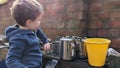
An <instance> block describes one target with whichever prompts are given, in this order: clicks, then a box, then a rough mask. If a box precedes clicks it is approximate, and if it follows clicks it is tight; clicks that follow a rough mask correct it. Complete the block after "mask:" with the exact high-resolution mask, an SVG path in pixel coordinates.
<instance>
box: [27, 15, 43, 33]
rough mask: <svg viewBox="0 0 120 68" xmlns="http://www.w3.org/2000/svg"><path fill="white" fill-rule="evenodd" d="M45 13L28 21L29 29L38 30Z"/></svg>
mask: <svg viewBox="0 0 120 68" xmlns="http://www.w3.org/2000/svg"><path fill="white" fill-rule="evenodd" d="M42 16H43V14H40V15H39V16H38V17H37V18H36V20H34V21H32V20H29V22H28V23H27V28H28V29H29V30H33V31H36V30H37V29H38V28H39V27H40V23H41V19H42Z"/></svg>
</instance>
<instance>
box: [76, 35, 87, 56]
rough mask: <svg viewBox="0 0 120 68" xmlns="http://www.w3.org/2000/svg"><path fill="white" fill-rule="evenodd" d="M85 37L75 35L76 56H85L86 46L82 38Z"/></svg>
mask: <svg viewBox="0 0 120 68" xmlns="http://www.w3.org/2000/svg"><path fill="white" fill-rule="evenodd" d="M85 39H86V37H75V38H74V41H75V44H76V46H77V56H78V57H79V58H87V54H86V47H85V45H84V40H85Z"/></svg>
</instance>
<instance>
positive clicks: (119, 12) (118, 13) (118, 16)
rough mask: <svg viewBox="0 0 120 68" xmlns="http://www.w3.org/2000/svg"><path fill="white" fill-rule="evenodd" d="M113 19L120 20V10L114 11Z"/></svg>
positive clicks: (112, 13)
mask: <svg viewBox="0 0 120 68" xmlns="http://www.w3.org/2000/svg"><path fill="white" fill-rule="evenodd" d="M110 17H111V19H120V10H113V11H112V12H111V16H110Z"/></svg>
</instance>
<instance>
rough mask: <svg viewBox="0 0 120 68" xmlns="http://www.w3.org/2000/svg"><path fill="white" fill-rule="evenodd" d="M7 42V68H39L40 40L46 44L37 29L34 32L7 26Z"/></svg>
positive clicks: (42, 34) (44, 38) (45, 40)
mask: <svg viewBox="0 0 120 68" xmlns="http://www.w3.org/2000/svg"><path fill="white" fill-rule="evenodd" d="M5 34H6V37H7V39H8V41H9V45H10V48H9V51H8V54H7V57H6V65H7V67H8V68H40V67H41V64H42V53H41V50H40V48H39V46H40V40H41V41H42V42H43V43H48V40H47V37H46V35H45V34H44V33H43V32H42V31H41V30H40V29H38V30H37V31H36V32H33V31H30V30H23V29H19V27H18V26H16V25H13V26H9V27H8V28H6V30H5Z"/></svg>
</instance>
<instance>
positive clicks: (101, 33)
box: [98, 29, 108, 37]
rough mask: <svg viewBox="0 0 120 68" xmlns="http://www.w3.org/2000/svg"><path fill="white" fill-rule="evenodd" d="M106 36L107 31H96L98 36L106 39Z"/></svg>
mask: <svg viewBox="0 0 120 68" xmlns="http://www.w3.org/2000/svg"><path fill="white" fill-rule="evenodd" d="M107 35H108V30H104V29H100V30H98V36H100V37H106V36H107Z"/></svg>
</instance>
